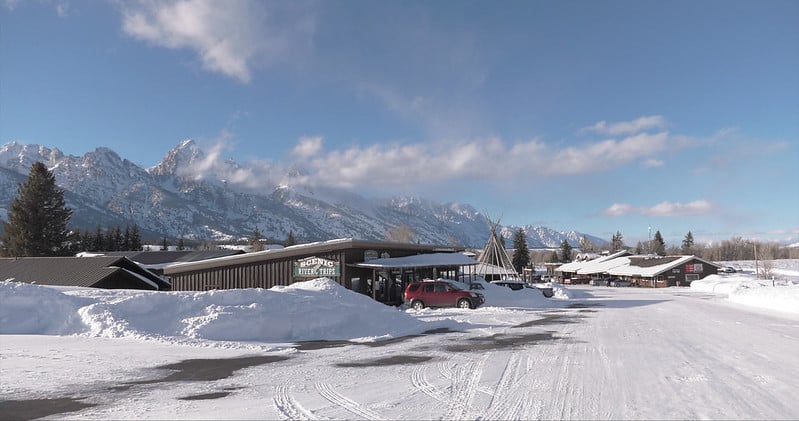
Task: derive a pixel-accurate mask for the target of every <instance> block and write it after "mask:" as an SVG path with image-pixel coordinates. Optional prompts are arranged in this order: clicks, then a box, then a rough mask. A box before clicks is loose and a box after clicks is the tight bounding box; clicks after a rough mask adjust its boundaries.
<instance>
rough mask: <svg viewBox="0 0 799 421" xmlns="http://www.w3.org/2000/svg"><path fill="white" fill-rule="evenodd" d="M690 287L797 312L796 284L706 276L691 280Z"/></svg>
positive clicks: (749, 302)
mask: <svg viewBox="0 0 799 421" xmlns="http://www.w3.org/2000/svg"><path fill="white" fill-rule="evenodd" d="M691 290H693V291H697V292H712V293H716V294H723V295H726V296H727V299H728V300H730V301H731V302H734V303H738V304H743V305H747V306H752V307H760V308H765V309H770V310H777V311H783V312H788V313H799V285H794V284H786V283H781V284H779V285H777V286H773V285H772V281H766V280H756V279H754V278H753V277H752V276H747V275H730V276H724V275H710V276H707V277H706V278H704V279H701V280H698V281H693V282H691Z"/></svg>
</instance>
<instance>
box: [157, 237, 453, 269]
mask: <svg viewBox="0 0 799 421" xmlns="http://www.w3.org/2000/svg"><path fill="white" fill-rule="evenodd" d="M353 248H357V249H367V250H368V249H378V250H380V249H393V250H409V251H413V250H418V251H428V252H437V251H440V252H454V251H460V250H462V249H460V248H455V247H448V246H439V245H429V244H412V243H394V242H385V241H365V240H354V239H352V238H340V239H336V240H329V241H320V242H316V243H307V244H298V245H294V246H289V247H286V248H282V249H273V250H264V251H256V252H252V253H246V254H240V255H237V256H228V257H220V258H217V259H208V260H203V261H201V262H187V263H176V264H174V265H169V266H167V267H166V268H164V273H165V274H167V275H173V274H176V273H183V272H190V271H195V270H204V269H213V268H218V267H224V266H231V265H241V264H247V263H259V262H268V261H270V260H276V259H290V258H294V257H303V256H308V255H314V254H321V253H330V252H335V251H340V250H346V249H353Z"/></svg>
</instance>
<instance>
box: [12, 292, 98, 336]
mask: <svg viewBox="0 0 799 421" xmlns="http://www.w3.org/2000/svg"><path fill="white" fill-rule="evenodd" d="M0 303H2V305H0V334H27V333H32V334H41V335H64V334H71V333H78V332H80V331H83V330H85V328H86V326H85V325H84V324H83V323H82V322H81V319H80V316H79V315H78V309H80V308H81V307H83V306H84V305H86V304H87V301H86V300H83V299H80V298H76V297H70V296H67V295H64V294H62V293H60V292H58V291H56V290H54V289H52V288H48V287H44V286H41V285H32V284H24V283H19V282H13V281H11V280H7V281H4V282H2V283H0Z"/></svg>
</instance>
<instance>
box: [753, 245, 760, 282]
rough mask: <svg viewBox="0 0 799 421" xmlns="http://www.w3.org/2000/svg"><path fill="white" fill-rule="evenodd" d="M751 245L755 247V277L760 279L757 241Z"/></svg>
mask: <svg viewBox="0 0 799 421" xmlns="http://www.w3.org/2000/svg"><path fill="white" fill-rule="evenodd" d="M752 247H754V249H755V279H760V269H758V267H757V266H758V265H757V243H752Z"/></svg>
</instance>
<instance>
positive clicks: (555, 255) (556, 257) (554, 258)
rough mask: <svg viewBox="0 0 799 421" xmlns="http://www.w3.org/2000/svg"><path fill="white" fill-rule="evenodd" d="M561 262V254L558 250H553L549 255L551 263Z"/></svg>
mask: <svg viewBox="0 0 799 421" xmlns="http://www.w3.org/2000/svg"><path fill="white" fill-rule="evenodd" d="M559 262H560V255H559V254H558V252H556V251H553V252H552V254H551V255H550V256H549V263H559Z"/></svg>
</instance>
